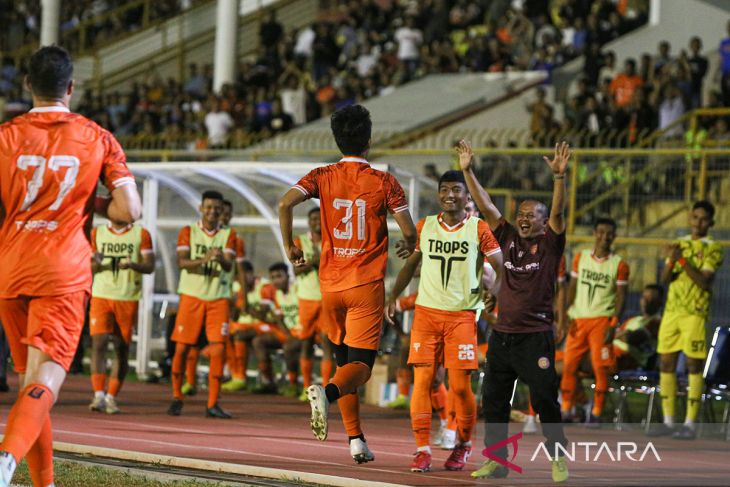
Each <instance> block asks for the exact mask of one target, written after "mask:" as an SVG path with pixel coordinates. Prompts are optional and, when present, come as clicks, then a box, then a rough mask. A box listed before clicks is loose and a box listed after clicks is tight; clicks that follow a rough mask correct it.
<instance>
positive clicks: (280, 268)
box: [269, 262, 289, 274]
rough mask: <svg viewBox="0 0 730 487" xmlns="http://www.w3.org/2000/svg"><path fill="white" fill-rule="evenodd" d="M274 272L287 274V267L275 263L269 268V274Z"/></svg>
mask: <svg viewBox="0 0 730 487" xmlns="http://www.w3.org/2000/svg"><path fill="white" fill-rule="evenodd" d="M274 271H283V272H285V273H286V274H289V266H287V265H286V264H285V263H283V262H276V263H274V264H271V265H270V266H269V272H274Z"/></svg>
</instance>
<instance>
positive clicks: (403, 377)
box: [395, 367, 413, 396]
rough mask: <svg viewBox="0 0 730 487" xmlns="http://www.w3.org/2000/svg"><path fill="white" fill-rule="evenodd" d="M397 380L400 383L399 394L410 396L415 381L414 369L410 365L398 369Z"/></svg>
mask: <svg viewBox="0 0 730 487" xmlns="http://www.w3.org/2000/svg"><path fill="white" fill-rule="evenodd" d="M395 381H396V383H397V384H398V395H400V396H408V394H410V392H411V382H413V370H411V368H410V367H408V368H405V369H398V373H397V374H396V377H395Z"/></svg>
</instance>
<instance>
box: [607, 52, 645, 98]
mask: <svg viewBox="0 0 730 487" xmlns="http://www.w3.org/2000/svg"><path fill="white" fill-rule="evenodd" d="M643 84H644V83H643V81H642V80H641V78H640V77H638V76H636V61H635V60H633V59H630V58H629V59H627V60H626V62H625V63H624V71H623V73H621V74H619V75H618V76H616V78H614V80H613V81H612V82H611V95H612V96H613V101H614V103H615V104H616V106H617V107H618V108H622V107H624V106H626V105H628V104H629V103H630V102H631V100H632V99H633V98H634V94H635V93H636V91H637V90H638V89H640V88H641V85H643Z"/></svg>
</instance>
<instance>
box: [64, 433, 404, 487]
mask: <svg viewBox="0 0 730 487" xmlns="http://www.w3.org/2000/svg"><path fill="white" fill-rule="evenodd" d="M53 449H54V450H57V451H59V452H64V453H74V454H77V455H93V456H97V457H105V458H114V459H117V460H126V461H130V462H142V463H152V464H159V465H167V466H170V467H178V468H190V469H195V470H206V471H209V472H221V473H229V474H236V475H248V476H250V477H263V478H268V479H276V480H290V481H300V482H309V483H313V484H321V485H330V486H334V487H404V486H403V485H402V484H390V483H385V482H373V481H370V480H359V479H350V478H344V477H335V476H332V475H323V474H318V473H309V472H297V471H294V470H282V469H278V468H267V467H255V466H251V465H238V464H235V463H224V462H213V461H208V460H198V459H193V458H183V457H173V456H169V455H156V454H152V453H141V452H135V451H128V450H117V449H114V448H102V447H95V446H89V445H77V444H74V443H64V442H60V441H54V442H53Z"/></svg>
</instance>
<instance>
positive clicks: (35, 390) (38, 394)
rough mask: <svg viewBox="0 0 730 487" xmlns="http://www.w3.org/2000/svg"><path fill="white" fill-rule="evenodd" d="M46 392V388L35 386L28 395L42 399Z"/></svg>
mask: <svg viewBox="0 0 730 487" xmlns="http://www.w3.org/2000/svg"><path fill="white" fill-rule="evenodd" d="M45 393H46V391H45V390H44V389H41V388H40V387H34V388H33V389H31V390H30V391H28V395H29V396H30V397H32V398H33V399H40V398H41V397H42V396H43V394H45Z"/></svg>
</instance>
